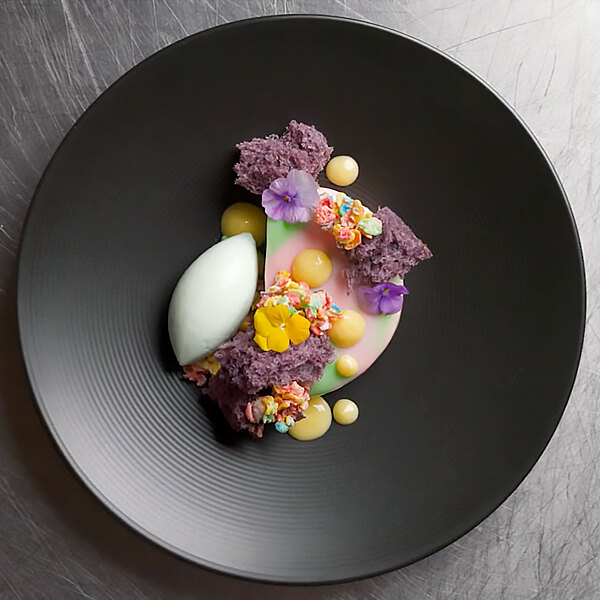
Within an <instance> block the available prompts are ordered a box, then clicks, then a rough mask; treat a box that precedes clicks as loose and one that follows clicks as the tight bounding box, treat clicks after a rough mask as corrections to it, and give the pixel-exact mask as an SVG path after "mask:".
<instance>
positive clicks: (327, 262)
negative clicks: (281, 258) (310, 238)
mask: <svg viewBox="0 0 600 600" xmlns="http://www.w3.org/2000/svg"><path fill="white" fill-rule="evenodd" d="M330 275H331V259H330V258H329V256H327V254H325V252H323V251H322V250H317V249H316V248H309V249H308V250H302V252H299V253H298V254H296V257H295V258H294V262H293V263H292V277H293V278H294V279H295V280H296V281H305V282H306V283H307V284H308V286H309V287H311V288H316V287H319V286H321V285H323V284H324V283H325V282H326V281H327V280H328V279H329V276H330Z"/></svg>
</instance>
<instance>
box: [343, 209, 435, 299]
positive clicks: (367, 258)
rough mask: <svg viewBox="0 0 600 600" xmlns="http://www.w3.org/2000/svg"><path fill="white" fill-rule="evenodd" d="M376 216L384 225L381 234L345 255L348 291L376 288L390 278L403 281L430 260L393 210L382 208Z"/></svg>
mask: <svg viewBox="0 0 600 600" xmlns="http://www.w3.org/2000/svg"><path fill="white" fill-rule="evenodd" d="M375 216H376V217H377V218H378V219H380V220H381V222H382V224H383V233H382V234H381V235H378V236H375V237H373V238H371V239H363V241H362V243H361V244H359V245H358V246H357V247H356V248H354V249H353V250H348V252H347V256H348V267H347V268H346V278H347V280H348V288H349V289H350V290H352V289H354V287H356V286H357V285H375V284H378V283H383V282H385V281H390V279H392V278H393V277H404V276H405V275H406V274H407V273H408V272H409V271H410V270H411V269H412V268H413V267H416V266H417V265H418V264H419V263H420V262H422V261H424V260H427V259H428V258H431V257H432V256H433V254H432V253H431V250H430V249H429V248H428V247H427V246H426V245H425V244H424V243H423V242H422V241H421V240H420V239H419V238H418V237H417V236H416V235H415V234H414V233H413V232H412V230H411V228H410V227H409V226H408V225H407V224H406V223H405V222H404V221H403V220H402V219H401V218H400V217H399V216H398V215H397V214H396V213H395V212H394V211H393V210H391V209H390V208H388V207H387V206H384V207H383V208H380V209H379V210H378V211H377V212H376V213H375Z"/></svg>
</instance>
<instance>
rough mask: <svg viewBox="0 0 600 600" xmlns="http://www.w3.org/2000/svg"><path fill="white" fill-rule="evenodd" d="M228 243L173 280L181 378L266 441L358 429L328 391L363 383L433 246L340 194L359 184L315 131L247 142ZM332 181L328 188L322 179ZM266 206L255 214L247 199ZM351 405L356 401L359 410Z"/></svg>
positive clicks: (355, 171) (172, 319) (174, 339)
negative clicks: (241, 195)
mask: <svg viewBox="0 0 600 600" xmlns="http://www.w3.org/2000/svg"><path fill="white" fill-rule="evenodd" d="M237 148H238V149H239V151H240V157H239V160H238V162H237V163H236V164H235V166H234V170H235V173H236V176H237V177H236V181H235V182H236V183H237V184H238V185H241V186H242V187H244V188H246V189H247V190H248V192H249V202H247V203H246V202H238V203H236V204H234V205H232V206H230V207H229V208H228V209H227V210H226V211H225V212H224V214H223V216H222V219H221V231H222V234H223V238H222V240H221V241H219V242H218V243H216V244H215V245H214V246H212V247H211V248H209V249H208V250H207V251H206V252H204V253H203V254H202V255H201V256H200V257H198V258H197V259H196V260H195V261H194V262H193V263H192V264H191V265H190V267H189V268H188V269H187V270H186V271H185V273H184V274H183V275H182V277H181V279H180V280H179V282H178V283H177V286H176V287H175V290H174V292H173V296H172V299H171V304H170V308H169V324H168V326H169V335H170V339H171V343H172V345H173V350H174V352H175V355H176V357H177V360H178V361H179V364H180V365H182V367H183V372H184V377H185V378H186V379H188V380H190V381H193V382H195V383H196V384H197V385H198V386H199V387H200V388H201V391H202V393H203V394H206V395H208V396H209V397H210V398H211V399H212V400H213V401H215V402H216V403H217V404H218V406H219V408H220V409H221V411H222V412H223V415H224V416H225V418H226V419H227V421H228V423H229V425H230V426H231V427H232V428H233V429H234V430H237V431H241V430H246V431H248V432H249V433H250V434H251V435H252V436H254V437H262V435H263V432H264V428H265V426H266V425H269V424H272V425H273V426H274V429H275V430H276V431H278V432H280V433H289V434H290V435H291V436H292V437H294V438H296V439H299V440H310V439H315V438H317V437H320V436H321V435H323V434H324V433H325V432H326V431H327V430H328V429H329V427H330V425H331V421H332V414H333V418H334V419H335V421H337V422H338V423H340V424H343V425H347V424H350V423H353V422H354V421H356V419H357V418H358V406H357V403H356V402H354V401H353V400H350V399H347V398H343V399H340V400H338V401H337V402H336V403H335V404H334V406H333V413H332V410H331V408H330V406H329V404H328V402H327V401H326V400H325V399H324V398H323V396H324V395H325V394H328V393H330V392H333V391H335V390H338V389H339V388H341V387H342V386H343V385H345V384H346V383H348V382H349V381H352V380H353V379H354V378H356V377H358V376H360V375H362V374H363V373H364V372H365V371H366V370H367V369H368V368H369V367H370V366H371V365H372V364H373V362H374V361H375V360H376V359H377V358H378V357H379V356H380V355H381V353H382V352H383V351H384V350H385V348H386V346H387V345H388V343H389V342H390V340H391V338H392V336H393V335H394V332H395V331H396V328H397V326H398V323H399V321H400V314H401V311H402V306H403V303H404V297H405V296H406V295H407V294H408V293H409V292H408V289H407V288H406V287H405V285H404V277H405V275H406V274H407V273H408V272H409V271H410V270H411V269H412V268H413V267H415V266H417V265H418V264H419V263H420V262H422V261H424V260H426V259H428V258H431V256H432V253H431V251H430V250H429V248H428V247H427V246H426V245H425V244H424V243H423V242H422V241H421V240H420V239H419V238H418V237H417V236H416V235H415V234H414V233H413V232H412V231H411V229H410V228H409V227H408V225H406V223H404V221H403V220H402V219H401V218H400V217H399V216H398V215H397V214H396V213H395V212H394V211H393V210H391V209H390V208H388V207H385V206H383V207H367V206H365V205H363V203H362V202H361V201H360V200H359V199H357V198H354V197H352V195H350V194H348V193H346V192H344V191H343V190H340V189H339V188H343V187H345V186H348V185H351V184H352V183H354V181H355V180H356V179H357V177H358V175H359V165H358V163H357V161H356V160H354V158H352V157H349V156H336V157H333V158H332V157H331V155H332V152H333V148H332V147H331V146H329V145H328V142H327V139H326V138H325V136H324V135H323V134H322V133H321V132H320V131H318V130H317V129H316V128H315V127H313V126H310V125H306V124H303V123H299V122H297V121H291V122H290V123H289V125H288V126H287V128H286V129H285V131H284V132H283V134H281V135H276V134H272V135H269V136H267V137H265V138H254V139H252V140H250V141H245V142H241V143H239V144H238V146H237ZM323 170H325V174H326V177H327V179H328V183H327V185H326V186H325V185H324V186H321V185H319V183H318V182H317V178H318V177H319V176H320V175H321V174H322V172H323ZM251 194H254V195H259V196H260V207H259V206H257V204H254V203H252V202H251V199H252V197H251ZM355 400H356V399H355Z"/></svg>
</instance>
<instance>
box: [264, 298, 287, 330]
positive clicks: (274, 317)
mask: <svg viewBox="0 0 600 600" xmlns="http://www.w3.org/2000/svg"><path fill="white" fill-rule="evenodd" d="M267 310H268V311H269V312H268V314H267V318H268V319H269V321H271V325H273V327H279V326H280V325H283V324H284V323H285V322H286V321H287V320H288V319H289V318H290V309H289V308H288V307H287V306H284V305H283V304H278V305H277V306H273V307H270V308H268V309H267Z"/></svg>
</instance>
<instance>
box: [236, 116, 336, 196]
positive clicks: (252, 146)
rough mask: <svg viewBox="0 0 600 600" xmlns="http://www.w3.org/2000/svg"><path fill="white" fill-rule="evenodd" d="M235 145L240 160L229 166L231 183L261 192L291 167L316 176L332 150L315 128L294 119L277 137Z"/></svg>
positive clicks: (271, 136) (274, 135)
mask: <svg viewBox="0 0 600 600" xmlns="http://www.w3.org/2000/svg"><path fill="white" fill-rule="evenodd" d="M237 148H238V150H239V151H240V159H239V161H238V162H237V163H236V164H235V165H234V167H233V169H234V171H235V173H236V175H237V178H236V180H235V182H236V183H237V184H238V185H241V186H242V187H244V188H246V189H247V190H249V191H251V192H252V193H253V194H262V192H263V191H264V190H265V189H267V188H268V187H269V185H271V183H272V182H273V181H275V179H278V178H279V177H285V176H286V175H287V174H288V173H289V172H290V171H291V170H292V169H299V170H303V171H306V172H307V173H310V174H311V175H312V176H313V177H315V178H316V177H317V175H318V174H319V173H320V172H321V171H322V170H323V168H324V167H325V165H326V164H327V161H328V160H329V157H330V156H331V153H332V152H333V148H332V147H331V146H328V145H327V138H326V137H325V136H324V135H323V134H322V133H321V132H320V131H319V130H318V129H316V128H315V127H313V126H312V125H306V124H305V123H299V122H298V121H290V123H289V125H288V126H287V127H286V129H285V131H284V132H283V135H281V136H278V135H276V134H273V135H269V136H267V137H266V138H253V139H252V140H250V141H247V142H240V143H239V144H238V145H237Z"/></svg>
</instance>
